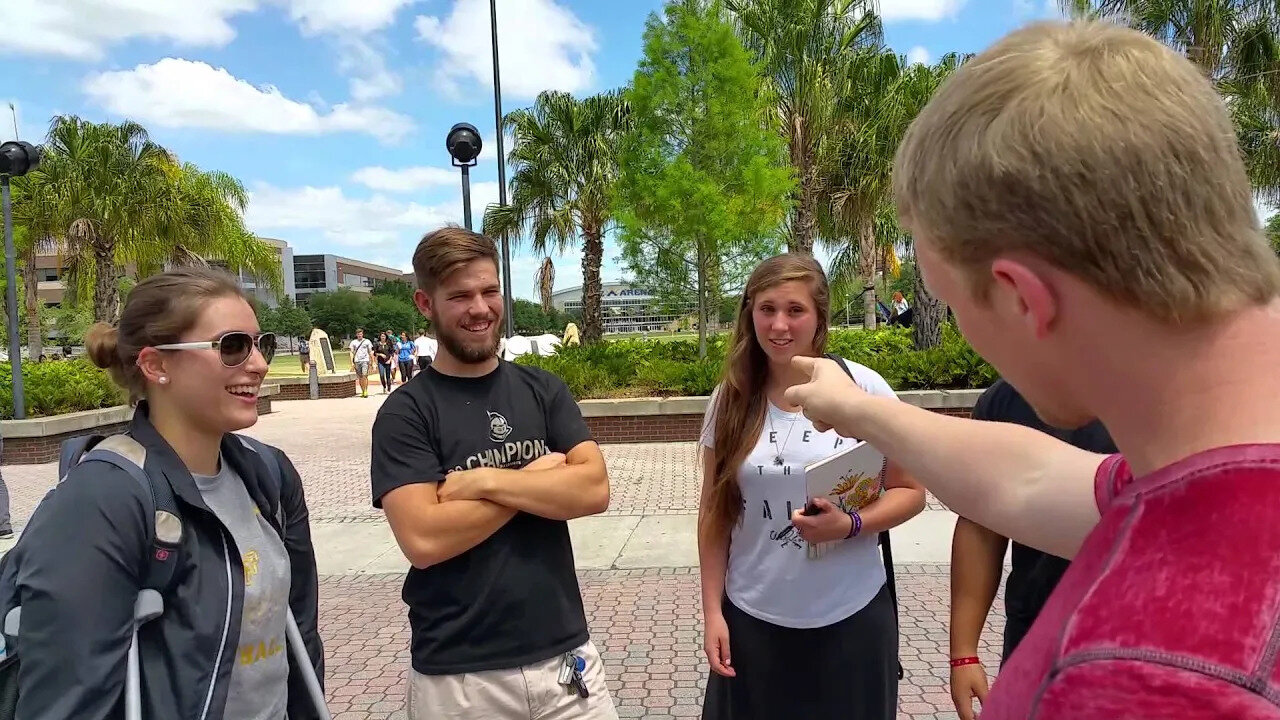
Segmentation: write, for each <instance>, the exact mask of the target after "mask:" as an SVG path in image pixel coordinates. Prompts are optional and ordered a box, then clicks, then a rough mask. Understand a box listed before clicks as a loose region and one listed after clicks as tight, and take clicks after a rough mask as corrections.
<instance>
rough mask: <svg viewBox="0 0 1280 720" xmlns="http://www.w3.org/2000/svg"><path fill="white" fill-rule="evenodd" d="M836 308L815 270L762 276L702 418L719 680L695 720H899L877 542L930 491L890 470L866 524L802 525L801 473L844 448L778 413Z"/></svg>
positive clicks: (776, 265)
mask: <svg viewBox="0 0 1280 720" xmlns="http://www.w3.org/2000/svg"><path fill="white" fill-rule="evenodd" d="M829 303H830V300H829V291H828V287H827V279H826V275H825V273H823V271H822V266H821V265H819V264H818V263H817V261H816V260H814V259H813V258H812V257H810V256H808V255H795V254H787V255H779V256H777V257H773V258H770V259H768V260H766V261H764V262H763V263H761V264H760V265H759V266H757V267H756V269H755V270H754V271H753V272H752V273H751V277H750V278H749V279H748V280H747V285H746V289H745V290H744V292H743V295H742V302H741V304H740V305H739V308H738V318H737V323H736V325H735V327H734V333H733V340H732V344H731V345H730V348H729V352H728V357H727V359H726V361H725V371H724V377H723V378H722V381H721V383H720V385H719V386H718V387H717V388H716V390H715V392H714V394H713V395H712V398H711V400H710V403H709V405H708V407H707V413H706V418H705V420H704V424H703V433H702V439H701V445H702V450H703V452H702V458H703V462H702V468H703V470H702V472H703V481H702V482H703V485H702V498H701V502H700V503H699V508H698V510H699V518H698V520H699V522H698V558H699V565H700V566H701V577H702V610H703V620H704V623H705V624H704V631H705V635H704V650H705V652H706V655H707V660H708V661H709V662H710V665H711V670H712V673H711V676H710V678H709V679H708V680H707V689H706V696H705V699H704V702H703V706H702V708H703V710H702V717H703V720H774V719H775V718H784V717H785V718H856V719H857V720H893V718H895V717H896V716H897V691H898V674H897V670H898V664H897V659H898V627H897V622H896V619H895V615H894V607H893V600H892V599H891V598H890V594H889V591H888V588H887V585H886V582H885V581H886V573H885V568H884V565H883V563H882V560H881V556H880V554H879V552H878V547H877V543H876V536H877V534H878V533H879V532H880V531H882V530H888V529H889V528H892V527H896V526H897V525H900V524H901V523H903V522H906V521H907V520H908V519H910V518H911V517H912V516H914V515H916V514H917V513H919V512H920V511H921V510H923V509H924V503H925V498H924V490H923V489H922V488H921V487H920V485H919V484H918V483H916V482H915V480H913V479H912V478H911V477H910V476H908V475H907V474H906V473H905V472H904V471H903V470H902V468H901V467H899V466H898V465H896V464H894V463H889V465H888V466H887V468H886V471H885V474H884V484H883V487H882V488H881V489H879V490H878V491H875V492H872V493H870V494H869V497H868V498H867V500H868V501H867V502H866V503H865V504H864V505H863V506H862V507H861V508H858V509H853V510H850V511H849V512H846V511H844V510H841V509H840V508H839V507H837V506H835V505H832V504H831V503H829V502H827V501H826V500H825V499H823V498H819V499H817V500H815V501H814V505H815V506H816V507H817V509H818V512H817V514H814V515H808V514H805V505H806V501H807V499H808V498H807V496H806V492H805V475H804V468H805V466H806V465H808V464H810V463H813V462H815V461H818V460H822V459H824V458H827V457H830V456H831V455H834V454H835V453H837V452H840V451H841V450H842V449H846V448H848V447H850V445H851V444H852V442H853V440H852V439H850V438H841V437H840V436H839V435H837V434H836V433H835V432H834V431H831V430H827V431H825V432H824V431H819V430H818V429H817V428H816V427H814V425H813V423H811V422H809V421H808V419H806V418H805V416H804V415H803V414H802V413H801V412H800V408H798V407H796V406H794V405H791V404H790V403H788V402H787V401H786V400H785V399H784V393H785V392H786V390H787V388H789V387H791V386H792V385H797V384H802V383H804V382H805V381H806V380H807V378H806V377H804V376H802V375H801V374H800V373H798V372H796V371H795V369H794V368H793V367H792V366H791V360H792V358H794V357H796V356H797V355H802V356H810V357H813V356H821V355H823V354H824V353H825V351H826V345H827V327H828V317H829V315H828V307H829ZM843 362H844V364H845V367H846V368H847V370H848V371H849V373H850V374H851V375H852V376H853V378H854V380H855V382H857V384H858V385H860V386H861V387H862V388H863V389H864V390H865V391H866V392H868V393H871V394H873V395H882V396H885V397H887V398H896V395H895V393H894V391H893V390H892V388H890V387H889V384H888V383H886V382H885V380H884V378H882V377H880V375H879V374H878V373H876V372H875V371H874V370H871V369H870V368H867V367H865V366H863V365H859V364H858V363H855V362H850V361H848V360H844V361H843ZM810 544H813V545H821V546H823V547H824V548H825V550H824V551H822V552H816V551H815V552H810V547H809V546H810Z"/></svg>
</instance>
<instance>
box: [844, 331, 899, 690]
mask: <svg viewBox="0 0 1280 720" xmlns="http://www.w3.org/2000/svg"><path fill="white" fill-rule="evenodd" d="M826 357H827V359H828V360H831V361H832V362H834V363H835V364H837V365H839V366H840V369H841V370H844V374H845V375H848V376H849V379H850V380H854V381H855V382H856V379H855V378H854V377H853V372H852V371H851V370H849V366H848V365H846V364H845V362H844V358H842V357H840V356H839V355H837V354H835V353H827V354H826ZM877 542H878V543H879V544H880V557H881V558H882V559H883V560H884V584H885V585H886V586H887V587H888V588H889V598H890V599H891V600H893V620H894V623H895V624H898V623H899V620H898V588H897V585H896V583H895V582H894V579H893V543H892V542H891V541H890V540H889V531H888V530H881V531H880V535H879V536H878V537H877ZM905 676H906V673H905V672H904V671H903V669H902V660H901V659H899V660H898V679H899V680H901V679H902V678H903V677H905Z"/></svg>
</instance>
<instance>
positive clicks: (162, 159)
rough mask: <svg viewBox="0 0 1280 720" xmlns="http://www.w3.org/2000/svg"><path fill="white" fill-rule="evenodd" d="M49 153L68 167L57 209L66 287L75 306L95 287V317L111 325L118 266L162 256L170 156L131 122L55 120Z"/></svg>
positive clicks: (115, 303) (117, 292)
mask: <svg viewBox="0 0 1280 720" xmlns="http://www.w3.org/2000/svg"><path fill="white" fill-rule="evenodd" d="M46 153H47V154H49V155H53V156H61V159H60V160H59V162H65V163H66V173H65V175H64V183H65V185H64V187H63V188H62V189H61V191H60V192H59V195H60V202H61V203H62V205H63V208H64V211H65V213H66V215H65V217H66V218H68V219H70V223H69V226H68V228H67V231H66V243H67V256H68V267H67V270H68V272H67V288H68V290H69V291H70V292H71V295H72V299H73V300H74V298H75V296H76V295H78V293H79V292H83V291H84V290H87V289H89V288H90V287H92V292H93V317H94V320H95V321H99V322H113V321H114V320H115V319H116V313H117V310H118V307H119V300H120V294H119V287H118V282H117V280H118V278H119V273H120V270H119V265H120V264H122V263H124V262H128V261H131V260H132V261H141V262H142V263H143V264H145V263H147V262H151V261H153V260H154V259H155V258H157V257H161V256H163V255H164V254H165V253H164V249H163V247H162V245H161V243H160V241H159V240H158V236H157V233H156V226H157V223H156V219H157V209H158V208H159V207H160V206H161V204H162V201H163V198H164V196H165V193H166V185H167V178H166V174H165V173H166V168H167V167H170V166H172V164H173V158H172V156H170V154H169V152H168V151H167V150H165V149H164V148H162V147H160V146H159V145H157V144H156V143H153V142H151V140H150V138H149V137H148V135H147V131H146V129H144V128H143V127H142V126H141V125H139V124H137V123H134V122H129V121H126V122H123V123H121V124H119V125H112V124H105V123H104V124H99V123H91V122H87V121H84V120H81V119H80V118H77V117H70V116H59V117H55V118H54V119H53V123H52V126H51V128H50V130H49V138H48V142H47V147H46Z"/></svg>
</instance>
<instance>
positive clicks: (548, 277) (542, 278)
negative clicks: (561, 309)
mask: <svg viewBox="0 0 1280 720" xmlns="http://www.w3.org/2000/svg"><path fill="white" fill-rule="evenodd" d="M533 282H534V284H536V285H537V286H538V296H539V297H540V298H541V299H542V312H545V313H548V314H550V312H551V310H552V304H551V295H552V293H553V292H555V284H556V266H555V264H554V263H552V262H551V258H550V257H544V258H542V264H541V265H539V266H538V272H537V273H535V274H534V276H533Z"/></svg>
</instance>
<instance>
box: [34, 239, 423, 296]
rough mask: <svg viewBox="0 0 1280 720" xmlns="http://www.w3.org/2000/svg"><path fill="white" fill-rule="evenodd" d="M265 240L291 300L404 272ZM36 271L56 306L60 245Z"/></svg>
mask: <svg viewBox="0 0 1280 720" xmlns="http://www.w3.org/2000/svg"><path fill="white" fill-rule="evenodd" d="M258 239H259V240H262V241H263V242H264V243H266V244H267V245H268V246H269V247H270V248H271V249H272V250H273V251H274V252H275V255H276V258H277V259H278V260H279V262H280V277H281V291H282V292H281V295H282V296H283V297H288V298H290V299H292V300H293V301H294V302H306V299H307V298H308V297H310V296H311V295H314V294H315V293H318V292H331V291H334V290H337V289H338V288H340V287H346V288H351V289H352V290H355V291H357V292H372V291H373V288H374V287H375V286H377V285H378V284H379V283H382V282H386V281H388V280H403V279H404V276H405V274H404V272H402V271H401V270H397V269H396V268H390V267H386V266H384V265H375V264H373V263H367V262H364V261H362V260H354V259H352V258H347V257H342V256H340V255H329V254H323V255H295V254H294V253H293V248H292V247H290V246H289V243H287V242H285V241H284V240H277V239H275V238H261V237H260V238H258ZM209 264H210V265H213V266H215V267H222V268H224V269H225V268H226V265H225V263H222V262H220V261H218V260H211V261H209ZM36 273H37V276H38V277H37V279H38V285H37V287H38V289H39V297H40V301H41V302H43V303H44V304H45V305H52V306H57V305H59V304H60V303H61V302H62V299H63V296H64V295H65V294H66V286H65V284H64V283H63V280H64V279H65V274H66V259H65V257H64V253H63V252H62V249H61V248H56V249H55V250H54V252H50V253H47V254H43V255H39V256H37V257H36ZM125 273H126V274H130V275H131V274H133V270H132V268H126V269H125ZM238 277H239V280H240V286H241V287H242V288H244V289H245V291H246V292H247V293H249V294H250V295H252V296H253V297H254V298H256V299H257V300H259V301H260V302H262V303H263V304H264V305H267V306H270V307H275V306H277V305H279V301H278V298H277V296H276V293H275V292H273V291H272V290H271V289H270V288H268V287H267V286H266V285H265V284H263V283H262V282H261V281H260V280H259V279H257V278H255V277H253V276H251V275H249V274H247V273H244V272H240V273H239V274H238Z"/></svg>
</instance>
